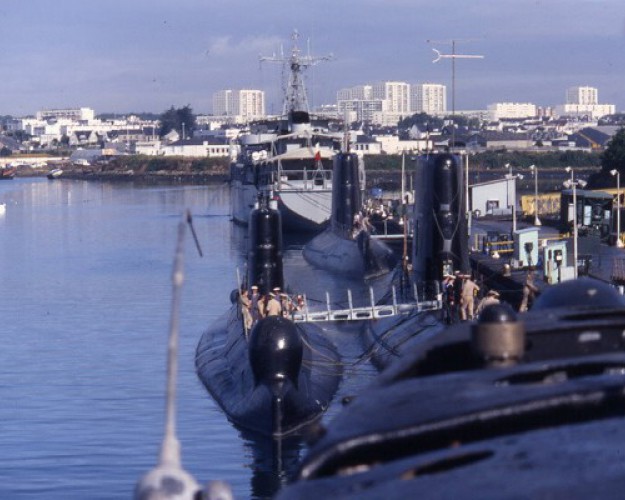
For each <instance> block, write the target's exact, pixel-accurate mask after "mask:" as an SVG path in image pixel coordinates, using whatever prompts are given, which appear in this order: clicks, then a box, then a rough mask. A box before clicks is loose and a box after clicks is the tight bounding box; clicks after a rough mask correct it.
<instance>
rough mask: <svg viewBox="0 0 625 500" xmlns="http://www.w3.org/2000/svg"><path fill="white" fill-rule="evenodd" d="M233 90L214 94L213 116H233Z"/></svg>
mask: <svg viewBox="0 0 625 500" xmlns="http://www.w3.org/2000/svg"><path fill="white" fill-rule="evenodd" d="M232 92H233V91H232V90H220V91H219V92H215V93H214V94H213V115H215V116H224V115H225V116H231V115H233V114H234V113H233V112H232Z"/></svg>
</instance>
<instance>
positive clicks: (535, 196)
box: [530, 165, 542, 226]
mask: <svg viewBox="0 0 625 500" xmlns="http://www.w3.org/2000/svg"><path fill="white" fill-rule="evenodd" d="M530 170H531V171H532V172H534V225H535V226H541V225H542V224H541V222H540V219H539V218H538V167H537V166H536V165H530Z"/></svg>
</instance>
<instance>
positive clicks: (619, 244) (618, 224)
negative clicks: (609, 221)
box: [610, 169, 623, 248]
mask: <svg viewBox="0 0 625 500" xmlns="http://www.w3.org/2000/svg"><path fill="white" fill-rule="evenodd" d="M610 173H611V174H612V175H616V243H615V244H616V247H617V248H623V241H622V240H621V173H620V172H619V171H618V170H617V169H614V170H610Z"/></svg>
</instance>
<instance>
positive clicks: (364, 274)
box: [303, 152, 397, 279]
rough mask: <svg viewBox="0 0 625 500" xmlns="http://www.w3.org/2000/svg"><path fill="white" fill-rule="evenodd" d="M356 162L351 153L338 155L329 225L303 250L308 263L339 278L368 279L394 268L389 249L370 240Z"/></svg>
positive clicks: (357, 161)
mask: <svg viewBox="0 0 625 500" xmlns="http://www.w3.org/2000/svg"><path fill="white" fill-rule="evenodd" d="M361 175H362V174H361V172H360V169H359V159H358V156H357V155H356V154H354V153H344V152H341V153H337V154H336V155H335V156H334V159H333V166H332V213H331V216H330V225H329V227H328V228H327V229H326V230H325V231H323V232H322V233H321V234H319V235H317V236H315V237H314V238H313V239H312V240H311V241H309V242H308V243H307V244H306V245H305V246H304V250H303V255H304V258H305V259H306V261H308V263H310V264H312V265H313V266H315V267H317V268H320V269H324V270H327V271H330V272H333V273H336V274H338V275H341V276H345V277H351V278H365V279H371V278H376V277H380V276H383V275H385V274H387V273H389V272H390V271H392V270H393V269H394V268H395V266H396V265H397V258H396V256H395V254H394V252H393V251H392V249H391V248H390V247H389V246H388V245H386V244H385V243H383V242H382V241H379V240H376V239H374V238H372V237H371V236H372V235H371V231H370V230H369V228H367V227H364V226H365V225H366V222H364V221H362V220H360V219H359V216H360V214H361V209H362V193H361V190H360V176H361Z"/></svg>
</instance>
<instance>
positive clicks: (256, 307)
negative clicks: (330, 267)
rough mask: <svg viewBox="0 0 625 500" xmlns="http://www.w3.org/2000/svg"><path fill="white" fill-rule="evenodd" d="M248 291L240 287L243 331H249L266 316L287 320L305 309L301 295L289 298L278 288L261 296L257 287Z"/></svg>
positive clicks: (253, 286)
mask: <svg viewBox="0 0 625 500" xmlns="http://www.w3.org/2000/svg"><path fill="white" fill-rule="evenodd" d="M250 291H251V294H250ZM250 291H248V289H247V287H245V286H242V287H241V290H240V292H239V305H240V308H241V315H242V317H243V326H244V327H245V331H250V330H251V329H252V328H253V327H254V325H255V324H256V323H257V322H258V321H259V320H260V319H262V318H265V317H267V316H283V317H285V318H289V317H291V316H292V315H293V314H294V313H296V312H298V311H302V310H303V309H304V307H305V303H304V296H303V295H300V294H297V295H295V296H290V295H288V294H287V293H284V292H282V291H281V290H280V287H275V288H274V289H273V290H272V291H271V292H269V293H266V294H261V293H260V290H259V288H258V286H257V285H252V287H251V290H250Z"/></svg>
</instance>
